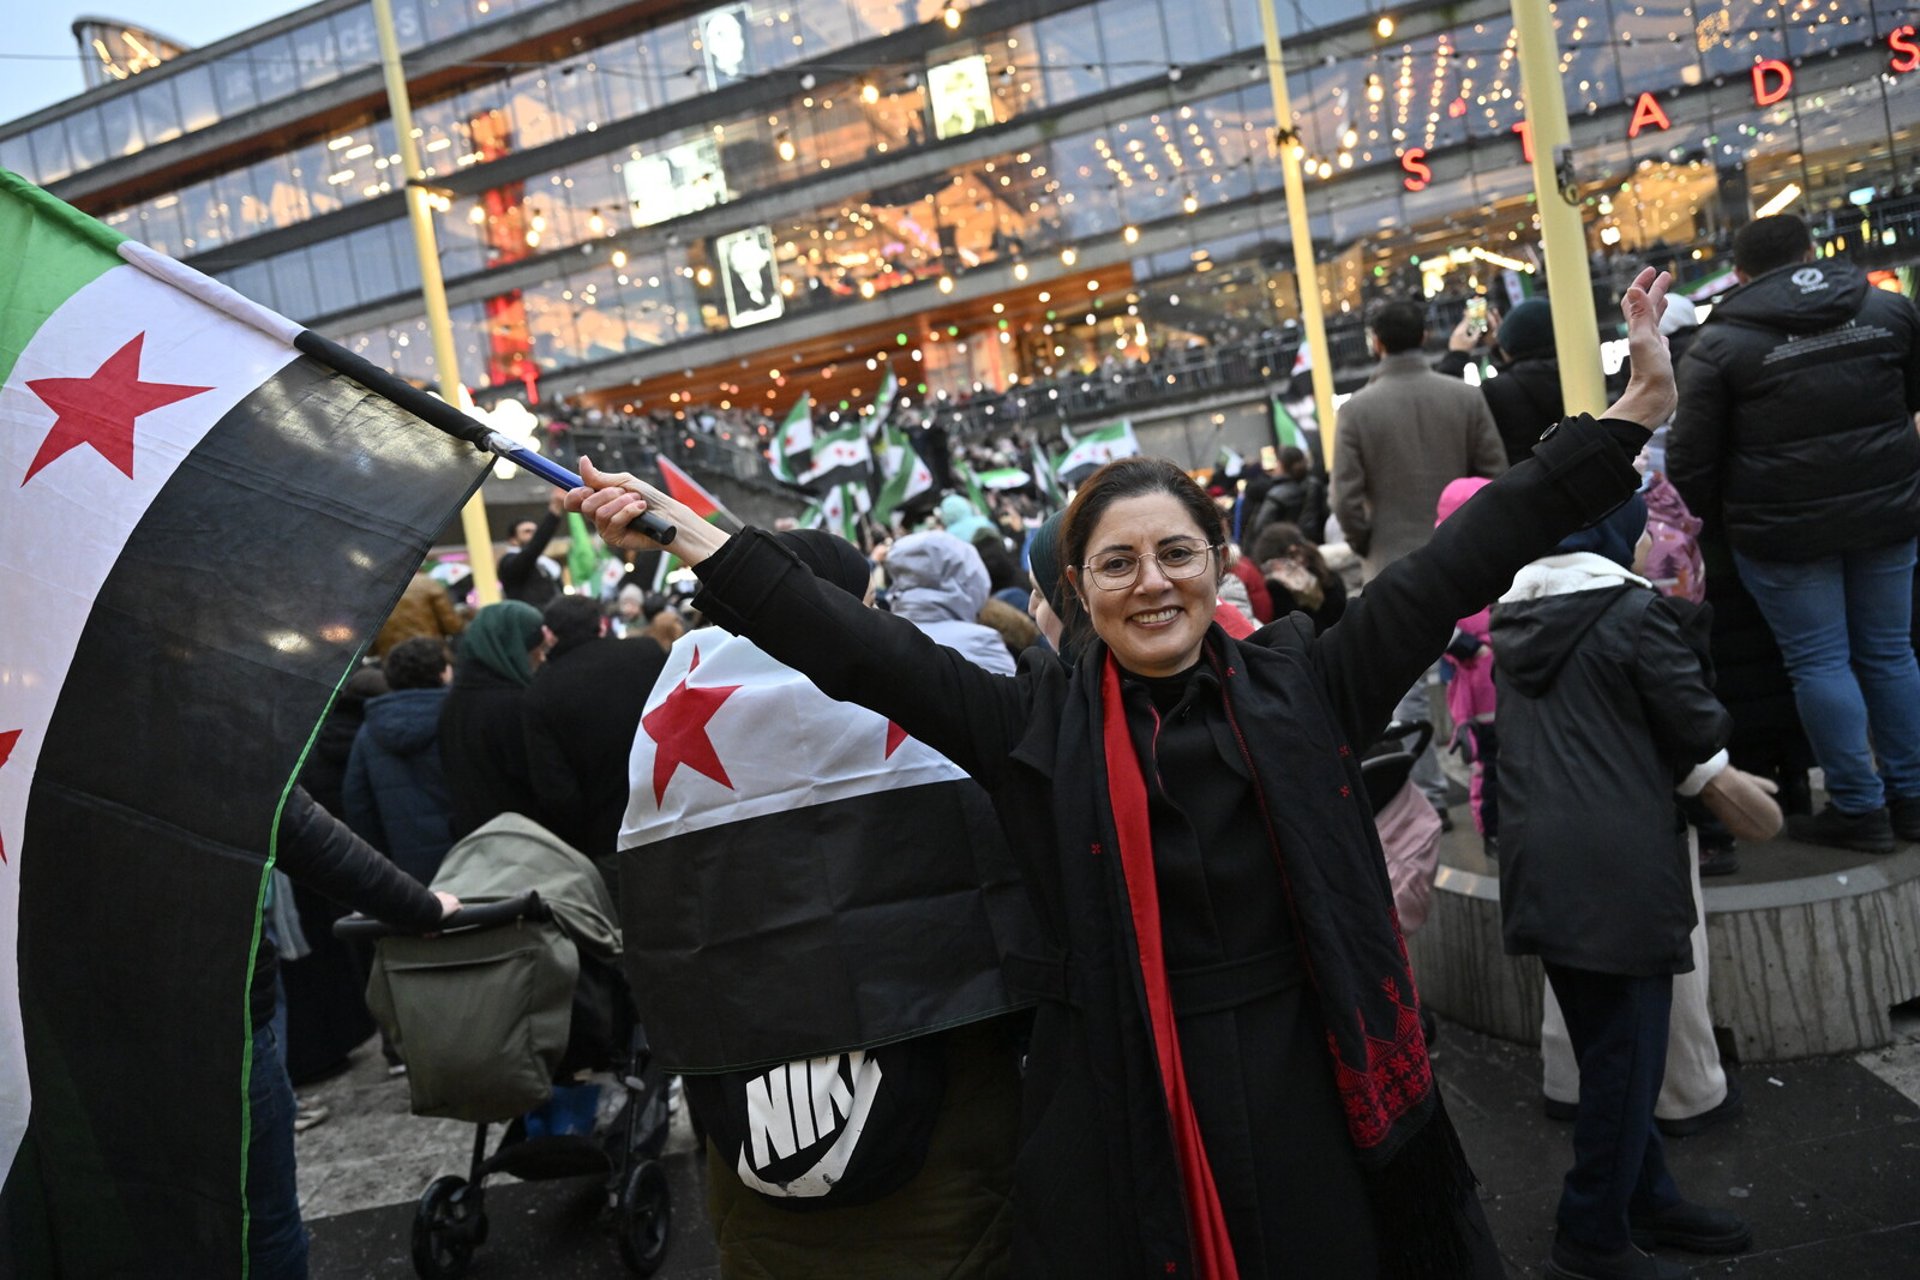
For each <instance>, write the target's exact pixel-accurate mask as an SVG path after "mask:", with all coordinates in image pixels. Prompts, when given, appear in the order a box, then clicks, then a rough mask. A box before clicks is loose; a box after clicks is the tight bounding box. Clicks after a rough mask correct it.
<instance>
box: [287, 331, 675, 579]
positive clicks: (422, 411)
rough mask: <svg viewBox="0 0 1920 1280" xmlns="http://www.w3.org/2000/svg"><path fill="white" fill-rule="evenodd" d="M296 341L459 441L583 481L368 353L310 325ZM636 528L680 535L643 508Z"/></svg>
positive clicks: (562, 480) (656, 536)
mask: <svg viewBox="0 0 1920 1280" xmlns="http://www.w3.org/2000/svg"><path fill="white" fill-rule="evenodd" d="M293 345H294V346H295V347H296V348H298V349H299V350H300V351H301V352H302V353H303V354H305V355H309V356H312V357H313V358H314V359H315V360H318V361H319V362H320V363H321V364H323V365H325V366H327V368H329V369H332V370H333V371H334V372H335V373H340V374H345V375H346V376H347V377H349V378H352V379H353V380H354V381H355V382H357V383H359V384H360V385H361V386H363V387H365V388H366V389H367V390H369V391H371V392H373V393H374V394H375V395H378V396H381V397H382V398H384V399H387V400H391V401H392V402H393V403H395V404H397V405H399V406H400V407H401V408H402V409H405V410H406V411H407V412H408V413H411V414H412V415H413V416H414V417H416V418H418V419H420V420H421V421H422V422H424V423H426V424H427V425H429V426H432V427H438V428H439V429H440V430H442V431H444V432H446V433H447V434H448V435H450V436H453V437H455V438H456V439H459V440H465V441H466V442H467V443H468V444H470V445H472V446H474V447H475V448H476V449H481V450H484V451H485V452H487V453H491V454H493V455H494V456H496V457H500V458H505V459H506V460H507V461H509V462H511V463H513V464H514V465H515V466H520V467H525V468H526V469H527V470H529V471H531V472H533V473H534V474H535V475H537V476H539V477H540V478H541V479H542V480H545V481H546V482H547V483H549V484H552V485H557V486H559V487H560V488H562V489H577V488H579V487H580V486H581V485H582V484H583V483H584V482H583V481H582V480H581V479H580V477H579V476H577V475H575V474H574V473H573V472H571V471H569V470H567V468H565V467H563V466H561V465H560V464H559V463H557V462H554V461H552V460H551V459H549V458H543V457H541V456H540V455H539V454H538V453H535V452H534V451H533V450H532V449H529V448H527V447H526V446H525V445H521V444H517V443H515V442H514V441H513V440H511V439H509V438H508V437H506V436H503V435H501V434H500V433H499V432H498V431H495V430H494V429H493V428H491V427H489V426H488V425H487V424H486V423H484V422H481V421H479V420H477V419H475V418H470V417H468V416H467V415H466V414H464V413H462V412H460V410H459V409H458V408H457V407H456V406H454V405H450V404H448V403H447V402H446V401H445V400H442V399H441V398H440V397H439V396H436V395H431V394H429V393H428V392H425V391H422V390H421V389H420V388H418V387H416V386H414V385H413V384H412V383H410V382H408V381H406V380H405V379H404V378H401V377H399V376H397V375H395V374H394V373H392V372H390V371H388V370H386V369H382V368H381V367H380V366H379V365H377V364H375V363H373V362H372V361H371V360H368V359H366V358H365V357H364V356H357V355H355V354H354V353H353V352H351V351H349V350H347V349H346V348H345V347H343V346H341V345H340V344H339V343H337V342H330V341H328V340H327V339H325V338H323V337H321V336H320V335H319V334H317V333H315V332H314V331H313V330H311V329H303V330H301V331H300V333H299V334H298V335H297V336H296V337H295V338H294V340H293ZM633 527H635V528H638V529H639V530H640V532H641V533H644V534H646V535H647V537H649V538H652V539H653V540H654V541H655V542H657V543H659V544H660V545H661V546H663V547H664V546H667V545H668V544H669V543H671V542H672V541H673V540H674V538H675V537H676V536H677V535H678V533H679V530H678V529H676V528H675V527H674V526H673V525H672V524H671V523H670V522H669V521H667V520H665V519H663V518H662V517H660V516H658V515H655V514H654V513H653V512H651V511H647V512H643V513H642V514H641V515H640V516H639V517H638V518H637V519H635V520H634V522H633Z"/></svg>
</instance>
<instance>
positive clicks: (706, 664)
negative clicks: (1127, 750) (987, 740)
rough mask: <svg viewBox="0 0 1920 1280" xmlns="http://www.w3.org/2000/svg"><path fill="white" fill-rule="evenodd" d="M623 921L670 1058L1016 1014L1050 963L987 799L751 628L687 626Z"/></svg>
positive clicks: (732, 1058)
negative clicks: (768, 647) (1014, 975)
mask: <svg viewBox="0 0 1920 1280" xmlns="http://www.w3.org/2000/svg"><path fill="white" fill-rule="evenodd" d="M627 776H628V778H629V779H630V781H631V783H632V787H633V791H632V795H631V798H630V800H629V802H628V805H627V813H626V819H625V821H624V822H623V823H622V824H621V831H620V848H621V850H622V852H621V855H620V884H621V907H620V912H621V925H622V928H623V930H624V937H625V956H626V966H627V975H628V978H629V979H630V980H631V982H632V986H633V990H634V992H635V999H636V1001H637V1002H638V1003H639V1005H640V1017H641V1021H642V1022H643V1023H644V1024H645V1026H646V1028H647V1037H648V1039H649V1040H650V1041H651V1042H652V1045H653V1049H654V1052H655V1053H656V1054H657V1055H658V1057H659V1060H660V1062H661V1063H662V1065H664V1066H665V1067H666V1069H667V1070H669V1071H702V1072H708V1071H721V1070H737V1069H745V1068H748V1067H760V1066H766V1065H771V1064H774V1063H785V1062H788V1061H791V1060H793V1059H796V1058H817V1057H821V1056H824V1055H828V1054H834V1053H841V1052H844V1051H847V1050H849V1049H856V1048H863V1047H871V1046H874V1045H878V1044H884V1043H887V1042H889V1041H892V1040H897V1039H901V1038H903V1037H906V1036H911V1035H916V1034H919V1033H922V1032H928V1031H934V1030H938V1029H941V1028H944V1027H949V1026H954V1025H958V1024H960V1023H964V1022H969V1021H973V1020H976V1019H979V1018H985V1017H990V1016H992V1015H994V1014H996V1013H1000V1012H1003V1011H1005V1010H1007V1009H1008V1008H1010V1007H1011V1005H1012V1001H1011V1000H1010V998H1009V996H1008V993H1007V991H1006V989H1005V986H1004V984H1003V983H1002V981H1001V977H1000V955H1001V953H1002V952H1003V951H1009V950H1011V951H1015V952H1019V953H1021V954H1035V953H1033V952H1030V951H1027V950H1026V948H1027V947H1028V946H1030V945H1032V943H1031V942H1029V941H1028V940H1027V939H1028V931H1029V930H1030V929H1031V928H1032V924H1031V916H1030V914H1029V912H1030V908H1029V907H1028V905H1027V901H1026V897H1025V893H1024V890H1023V889H1022V888H1021V886H1020V884H1019V879H1018V873H1017V871H1016V869H1015V867H1014V864H1013V862H1012V858H1011V854H1010V853H1009V852H1008V850H1007V847H1006V843H1005V840H1004V838H1003V837H1002V836H1001V834H1000V831H999V828H998V826H997V824H996V822H995V819H994V816H993V811H992V807H991V805H990V804H989V803H988V802H987V798H986V795H985V793H984V792H983V791H981V790H980V788H979V787H978V786H977V785H976V784H975V783H973V782H972V781H971V780H970V779H968V778H967V777H966V775H965V774H963V773H962V772H961V771H960V769H959V768H958V767H957V766H955V765H954V764H953V763H952V762H950V761H948V760H947V759H946V758H945V757H944V756H942V755H940V754H939V753H938V752H936V751H934V750H933V749H932V748H931V747H928V746H927V745H926V744H925V743H922V742H919V741H917V740H915V739H913V738H910V737H908V736H907V735H906V733H905V732H904V731H902V730H901V729H900V728H899V727H898V726H896V725H894V724H892V723H890V722H889V721H887V720H886V719H884V718H883V717H881V716H878V715H876V714H874V713H873V712H871V711H867V710H865V709H864V708H861V707H857V706H855V705H853V704H852V703H850V702H836V701H834V700H833V699H832V698H829V697H827V695H825V694H824V693H821V692H820V691H819V690H818V689H817V688H815V687H814V685H813V682H812V681H810V680H808V679H807V678H806V677H805V676H803V675H801V674H800V673H799V672H797V671H794V670H792V669H791V668H789V667H785V666H783V665H781V664H780V663H778V662H776V661H774V660H773V659H772V658H771V657H768V656H767V655H766V654H765V653H764V652H762V651H761V650H760V649H759V648H757V647H755V645H754V644H753V643H752V642H751V641H748V640H744V639H741V638H739V637H736V636H728V635H725V634H722V633H720V632H718V631H716V630H705V631H694V632H689V633H688V634H686V635H685V636H682V637H681V638H680V640H679V642H678V643H676V644H675V645H674V647H673V651H672V653H671V654H669V655H668V658H667V665H666V667H665V669H664V670H663V671H662V672H661V674H660V678H659V679H658V680H657V681H656V682H655V683H654V687H653V693H652V695H651V696H650V697H649V698H648V699H647V708H646V711H645V713H644V714H643V715H642V716H641V719H640V729H639V732H638V733H637V734H636V735H635V736H634V740H633V753H632V755H631V756H630V757H629V762H628V775H627Z"/></svg>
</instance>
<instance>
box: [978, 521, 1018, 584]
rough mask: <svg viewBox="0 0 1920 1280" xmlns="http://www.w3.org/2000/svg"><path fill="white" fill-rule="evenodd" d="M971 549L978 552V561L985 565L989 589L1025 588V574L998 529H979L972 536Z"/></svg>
mask: <svg viewBox="0 0 1920 1280" xmlns="http://www.w3.org/2000/svg"><path fill="white" fill-rule="evenodd" d="M973 549H974V550H975V551H977V552H979V553H980V563H982V564H984V565H985V566H986V567H987V589H988V590H989V591H1004V590H1006V589H1007V588H1008V587H1018V588H1020V589H1021V590H1025V589H1026V585H1027V579H1026V576H1025V575H1024V574H1022V573H1021V572H1020V564H1019V562H1018V561H1016V560H1015V559H1014V558H1013V553H1012V552H1011V551H1008V550H1007V541H1006V539H1005V538H1002V537H1001V536H1000V531H999V530H998V529H982V530H980V532H979V533H978V534H976V535H975V536H974V539H973Z"/></svg>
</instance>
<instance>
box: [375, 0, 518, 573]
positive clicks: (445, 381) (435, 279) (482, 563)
mask: <svg viewBox="0 0 1920 1280" xmlns="http://www.w3.org/2000/svg"><path fill="white" fill-rule="evenodd" d="M373 25H374V29H375V30H376V31H377V32H378V33H379V36H380V69H381V71H382V72H384V73H385V75H386V80H387V107H388V110H389V112H390V113H391V114H392V116H393V131H394V133H395V134H396V135H397V136H398V138H399V141H400V172H401V173H402V175H404V177H405V179H406V184H407V185H406V193H407V221H408V222H410V223H411V224H412V226H413V252H414V256H415V257H417V258H418V259H419V260H420V293H421V295H422V297H423V298H424V299H425V300H426V304H427V334H428V336H429V337H430V338H431V339H432V341H433V363H434V367H435V368H436V369H438V370H439V371H440V397H441V399H443V400H445V401H446V402H447V403H448V404H451V405H458V404H459V403H460V363H459V359H458V357H456V356H455V354H454V349H453V321H452V319H451V318H450V317H449V316H448V314H447V287H446V282H445V280H443V279H442V278H441V275H440V250H439V246H438V245H436V244H435V242H434V238H433V209H432V206H431V204H430V203H429V202H430V200H431V199H432V196H431V194H430V193H429V192H428V191H427V188H426V186H425V185H424V184H425V181H426V171H425V170H424V169H422V168H421V167H420V148H419V146H418V144H416V143H415V142H414V138H413V104H412V102H411V101H410V100H409V99H408V97H407V76H406V72H405V71H404V70H403V69H402V68H401V65H400V41H399V38H398V37H397V36H395V35H394V31H393V5H392V3H391V0H373ZM460 528H461V531H462V532H463V533H465V534H466V538H467V559H468V561H469V562H470V563H471V565H472V566H473V589H474V593H475V595H477V596H478V597H479V600H480V603H481V604H483V605H489V604H496V603H498V602H499V599H500V579H499V577H498V575H497V574H496V573H495V572H494V566H493V538H492V536H491V535H490V534H489V533H488V531H487V504H486V501H485V499H483V498H482V497H481V496H480V493H479V492H478V491H476V492H475V493H474V495H473V497H471V498H469V499H468V500H467V505H466V506H464V507H462V508H460Z"/></svg>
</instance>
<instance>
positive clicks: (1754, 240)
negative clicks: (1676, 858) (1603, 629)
mask: <svg viewBox="0 0 1920 1280" xmlns="http://www.w3.org/2000/svg"><path fill="white" fill-rule="evenodd" d="M1734 266H1735V274H1736V276H1737V277H1738V278H1739V279H1740V280H1741V282H1742V283H1741V285H1740V287H1739V288H1737V289H1735V290H1734V291H1733V292H1731V293H1729V294H1728V295H1727V296H1726V297H1725V298H1724V299H1722V300H1721V302H1720V303H1719V305H1718V306H1716V307H1715V308H1714V312H1713V314H1712V316H1711V317H1709V318H1708V320H1707V322H1706V323H1705V324H1704V325H1703V326H1701V329H1700V332H1699V335H1698V336H1697V337H1696V338H1695V339H1694V342H1693V346H1692V347H1691V348H1690V349H1689V350H1688V352H1687V356H1686V359H1685V360H1683V361H1682V362H1681V365H1680V368H1679V371H1678V378H1679V385H1680V407H1679V412H1678V415H1677V416H1676V418H1675V421H1674V427H1673V434H1672V439H1671V440H1670V441H1669V443H1668V446H1667V469H1668V475H1669V478H1670V479H1671V480H1672V481H1673V483H1674V486H1675V487H1676V488H1678V489H1679V490H1680V495H1681V497H1683V498H1685V499H1686V502H1687V505H1688V507H1690V508H1691V509H1692V510H1693V512H1694V514H1696V515H1698V516H1700V517H1701V518H1702V519H1703V520H1705V521H1706V522H1707V524H1708V525H1709V527H1718V528H1720V529H1722V530H1724V532H1725V533H1726V536H1727V538H1728V540H1729V541H1730V542H1731V543H1732V547H1733V560H1734V564H1735V565H1736V567H1737V569H1738V572H1739V576H1740V579H1741V581H1742V582H1743V583H1744V584H1745V585H1746V587H1747V590H1748V591H1749V592H1750V593H1751V594H1752V596H1753V599H1754V602H1755V603H1756V604H1758V605H1759V607H1760V612H1761V613H1762V614H1763V615H1764V616H1765V618H1766V621H1767V625H1768V627H1769V628H1771V630H1772V631H1773V634H1774V638H1775V639H1777V640H1778V641H1779V643H1780V651H1781V654H1782V656H1783V657H1784V658H1785V659H1786V664H1787V671H1788V673H1789V674H1790V675H1791V676H1792V679H1793V687H1794V700H1795V702H1796V703H1797V704H1798V706H1799V710H1800V720H1801V724H1802V726H1803V727H1804V728H1805V729H1806V733H1807V738H1808V740H1809V741H1810V742H1811V743H1812V744H1813V751H1814V755H1815V756H1816V757H1817V758H1818V759H1819V761H1820V765H1821V767H1822V769H1823V770H1824V771H1825V773H1826V783H1827V793H1828V797H1829V799H1830V802H1831V803H1830V804H1829V806H1828V808H1827V809H1826V810H1825V811H1824V812H1822V813H1820V814H1817V815H1814V816H1812V817H1808V818H1795V819H1794V820H1793V821H1792V823H1791V830H1792V832H1793V835H1794V837H1795V838H1796V839H1798V840H1801V841H1805V842H1809V843H1817V844H1829V845H1838V846H1841V847H1845V848H1853V849H1859V850H1862V851H1865V852H1869V853H1890V852H1892V851H1893V848H1894V837H1895V836H1896V835H1898V836H1900V837H1902V838H1904V839H1908V840H1920V666H1917V665H1916V664H1915V661H1914V652H1913V643H1912V640H1911V638H1910V628H1911V624H1912V610H1913V590H1912V585H1913V569H1914V548H1915V535H1916V533H1920V435H1916V434H1915V431H1914V422H1913V415H1914V412H1915V410H1917V409H1920V310H1916V309H1915V307H1914V305H1913V303H1912V302H1911V301H1909V300H1908V299H1906V298H1904V297H1902V296H1900V295H1898V294H1893V293H1887V292H1884V291H1882V290H1879V289H1873V288H1869V287H1868V284H1867V281H1866V278H1865V277H1864V276H1863V275H1862V274H1861V273H1860V271H1859V270H1858V269H1856V268H1855V267H1854V266H1852V265H1851V264H1849V263H1846V262H1841V261H1833V260H1823V261H1816V260H1815V257H1814V249H1813V243H1812V240H1811V238H1810V237H1809V236H1808V234H1807V228H1806V224H1805V223H1803V222H1801V221H1800V220H1799V219H1798V218H1794V217H1788V216H1782V217H1775V218H1761V219H1759V220H1757V221H1755V222H1753V223H1752V224H1750V225H1749V226H1747V227H1746V228H1744V229H1743V230H1742V231H1741V232H1740V234H1739V236H1738V237H1737V238H1736V239H1735V241H1734ZM1869 723H1871V726H1872V731H1873V734H1872V737H1873V741H1872V745H1871V747H1869V745H1868V726H1869ZM1876 760H1877V763H1878V771H1877V772H1876V768H1875V765H1876ZM1889 804H1890V805H1891V814H1890V813H1889Z"/></svg>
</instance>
